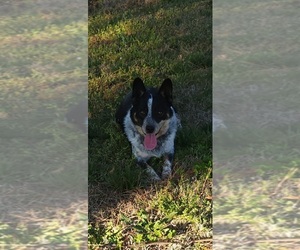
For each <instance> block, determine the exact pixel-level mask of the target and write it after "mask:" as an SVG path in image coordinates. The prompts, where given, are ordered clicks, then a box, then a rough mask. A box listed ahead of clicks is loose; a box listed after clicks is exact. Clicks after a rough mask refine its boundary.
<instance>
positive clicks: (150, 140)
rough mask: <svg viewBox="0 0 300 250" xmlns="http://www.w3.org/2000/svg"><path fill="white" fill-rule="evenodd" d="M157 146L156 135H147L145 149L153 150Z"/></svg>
mask: <svg viewBox="0 0 300 250" xmlns="http://www.w3.org/2000/svg"><path fill="white" fill-rule="evenodd" d="M156 146H157V138H156V134H155V133H152V134H146V135H145V138H144V147H145V149H146V150H153V149H155V148H156Z"/></svg>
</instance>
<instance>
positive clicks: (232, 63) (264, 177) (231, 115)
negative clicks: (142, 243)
mask: <svg viewBox="0 0 300 250" xmlns="http://www.w3.org/2000/svg"><path fill="white" fill-rule="evenodd" d="M296 6H297V4H296V3H295V1H287V2H285V3H281V2H280V1H274V0H268V1H263V2H262V1H226V2H225V1H224V2H222V1H218V2H216V4H215V8H214V56H215V57H214V65H213V68H214V98H215V99H214V112H216V113H218V114H219V115H221V116H223V118H224V122H225V124H226V126H227V129H226V130H224V131H222V132H221V131H218V132H217V133H216V134H215V135H214V145H213V148H214V180H215V183H214V196H215V197H216V198H215V199H214V229H215V231H214V233H215V234H214V239H215V240H216V241H215V242H216V248H220V249H221V248H222V249H223V248H224V249H238V248H239V247H241V246H243V247H244V246H245V247H247V246H246V245H247V244H249V245H248V247H249V248H253V249H293V248H297V246H298V245H299V232H297V230H296V227H297V224H298V221H299V213H298V212H297V211H296V210H297V208H296V207H298V203H299V191H300V190H299V185H298V184H296V183H299V159H300V157H299V146H300V145H299V135H300V134H299V118H300V117H299V114H298V113H299V112H298V107H299V98H298V94H297V93H299V91H300V89H299V84H298V82H299V59H296V55H297V54H299V48H298V45H297V41H298V40H299V32H294V31H295V30H296V29H298V26H297V24H296V20H297V13H298V11H297V8H295V7H296ZM283 20H284V21H283Z"/></svg>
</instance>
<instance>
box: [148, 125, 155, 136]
mask: <svg viewBox="0 0 300 250" xmlns="http://www.w3.org/2000/svg"><path fill="white" fill-rule="evenodd" d="M153 132H154V126H152V125H147V126H146V133H147V134H152V133H153Z"/></svg>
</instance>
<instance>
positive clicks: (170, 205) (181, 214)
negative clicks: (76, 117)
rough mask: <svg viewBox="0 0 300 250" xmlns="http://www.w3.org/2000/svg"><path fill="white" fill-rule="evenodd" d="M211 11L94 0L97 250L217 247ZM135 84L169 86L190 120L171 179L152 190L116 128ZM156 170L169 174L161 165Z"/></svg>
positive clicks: (93, 214)
mask: <svg viewBox="0 0 300 250" xmlns="http://www.w3.org/2000/svg"><path fill="white" fill-rule="evenodd" d="M211 8H212V6H211V1H193V0H191V1H184V2H182V1H146V2H140V1H123V2H117V1H110V2H108V1H96V0H95V1H90V13H89V115H90V123H89V194H90V198H89V217H90V228H89V247H90V248H91V249H103V248H119V249H121V248H122V249H132V248H140V249H144V248H153V249H154V248H155V247H160V249H165V248H168V247H170V246H171V245H173V246H174V247H175V246H177V247H182V248H186V247H190V248H191V247H195V248H196V249H209V248H210V246H211V239H210V238H211V230H212V228H211V225H212V218H211V214H212V210H211V209H212V208H211V200H210V199H211V198H210V197H211V193H210V189H211V188H210V184H211V174H210V173H211V157H212V151H211V149H212V148H211V147H212V140H211V109H212V84H211V81H212V68H211V64H212V54H211V53H212V52H211V50H212V43H211V41H212V30H211V25H212V12H211ZM137 76H139V77H141V78H142V79H144V80H145V83H146V85H147V86H159V85H160V84H161V83H162V81H163V80H164V78H166V77H169V78H171V79H172V81H173V83H174V105H175V106H176V108H177V109H178V112H179V114H180V116H181V120H182V127H183V128H182V129H181V130H180V131H179V132H178V134H177V138H176V141H175V145H176V155H175V161H174V172H173V175H172V178H171V179H170V180H168V181H164V182H162V183H159V184H156V185H154V186H152V185H150V184H149V183H147V178H146V176H145V173H143V172H142V171H141V169H140V168H138V167H137V166H136V164H135V160H134V158H133V156H132V154H131V147H130V145H129V143H128V141H127V140H126V138H125V136H124V135H123V134H122V132H121V130H120V128H119V127H118V126H117V124H116V123H115V121H114V114H115V111H116V108H117V106H118V104H119V103H120V101H121V99H122V98H123V96H124V95H125V94H126V93H127V92H128V91H130V89H131V84H132V81H133V79H134V78H135V77H137ZM151 165H152V166H153V167H154V168H155V169H156V170H157V171H158V172H159V171H161V169H160V166H161V165H162V162H161V160H160V159H153V160H152V161H151ZM203 238H205V239H203ZM207 238H208V239H207Z"/></svg>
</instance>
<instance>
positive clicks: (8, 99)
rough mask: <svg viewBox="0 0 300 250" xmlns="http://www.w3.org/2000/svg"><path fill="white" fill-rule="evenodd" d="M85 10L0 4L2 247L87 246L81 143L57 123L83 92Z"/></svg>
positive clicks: (78, 6) (39, 4)
mask: <svg viewBox="0 0 300 250" xmlns="http://www.w3.org/2000/svg"><path fill="white" fill-rule="evenodd" d="M84 7H85V6H84V5H83V4H82V3H80V1H72V3H71V2H70V1H69V3H66V2H64V3H61V1H57V0H55V1H52V2H51V4H49V3H47V1H38V2H37V1H32V0H28V1H16V2H14V3H8V2H6V3H3V4H2V5H1V10H0V12H1V20H0V26H1V31H0V36H1V42H0V48H1V51H2V53H1V60H0V61H1V62H0V70H1V78H0V99H1V107H0V120H1V125H0V131H1V132H0V138H1V146H0V152H1V153H0V154H1V156H0V171H1V177H0V179H1V198H2V201H1V204H2V205H1V226H0V231H1V233H0V235H1V236H0V245H1V247H3V248H4V249H8V248H9V249H23V248H24V249H25V248H45V249H46V248H47V249H50V248H53V247H54V248H61V247H66V246H67V247H68V248H69V249H80V248H82V246H83V245H85V243H86V238H85V234H86V231H87V226H86V221H87V216H86V212H87V202H86V195H85V194H86V193H87V190H86V186H87V170H85V169H84V165H85V163H84V159H85V158H86V154H87V140H86V135H82V134H79V133H78V131H77V130H76V129H75V128H73V127H72V125H70V124H67V123H64V122H63V120H64V116H65V113H66V111H67V109H68V108H69V107H70V106H72V105H73V104H76V103H77V101H78V99H79V98H84V96H86V92H87V87H86V70H85V69H86V67H87V42H86V41H85V40H86V36H87V15H84V12H82V9H84ZM86 14H87V13H86ZM74 183H75V184H74ZM85 229H86V230H85Z"/></svg>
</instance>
